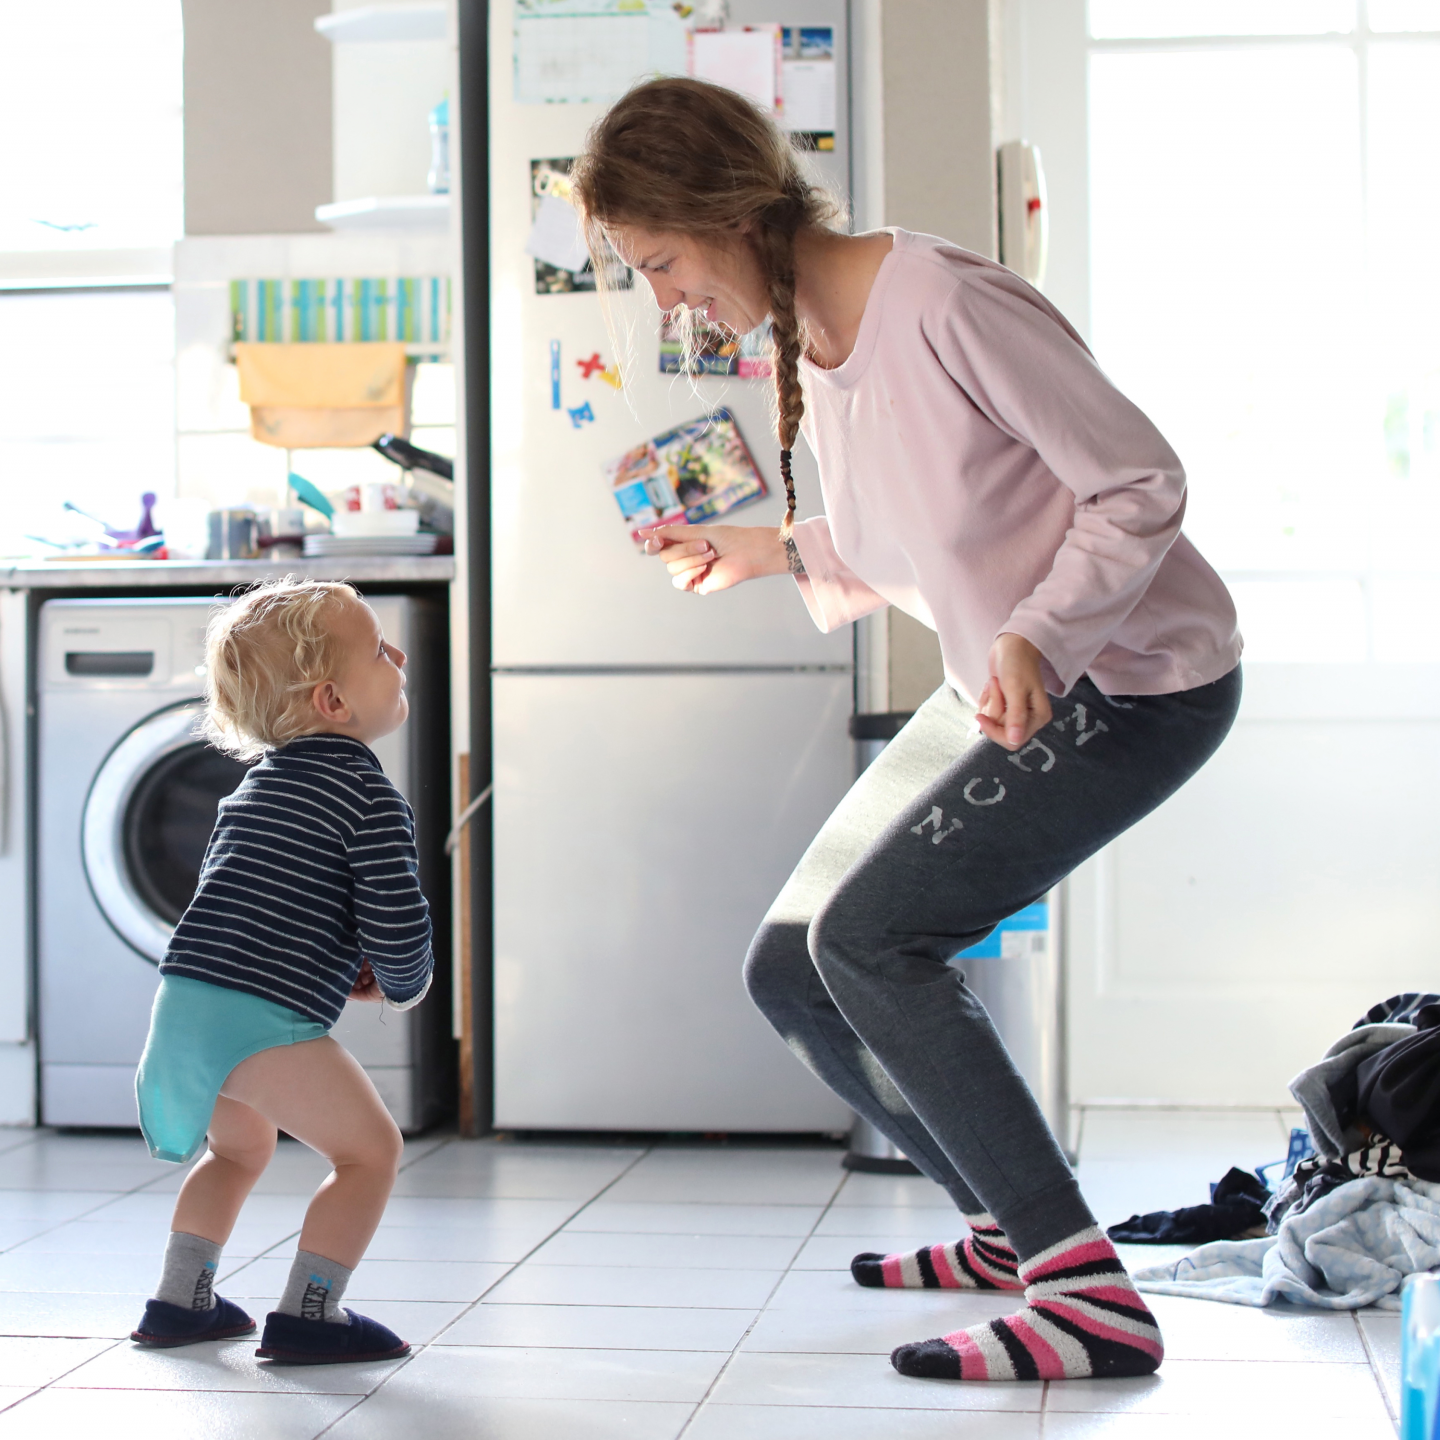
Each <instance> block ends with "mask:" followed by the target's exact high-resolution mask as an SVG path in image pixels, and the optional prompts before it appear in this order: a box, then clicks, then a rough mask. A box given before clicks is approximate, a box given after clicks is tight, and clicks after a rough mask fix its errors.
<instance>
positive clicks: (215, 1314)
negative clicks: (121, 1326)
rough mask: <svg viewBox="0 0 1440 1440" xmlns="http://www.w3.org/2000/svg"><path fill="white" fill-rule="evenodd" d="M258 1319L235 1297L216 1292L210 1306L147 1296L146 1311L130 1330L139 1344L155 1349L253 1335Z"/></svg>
mask: <svg viewBox="0 0 1440 1440" xmlns="http://www.w3.org/2000/svg"><path fill="white" fill-rule="evenodd" d="M254 1331H255V1322H254V1321H253V1320H252V1319H251V1318H250V1317H249V1316H248V1315H247V1314H246V1313H245V1312H244V1311H243V1310H242V1309H241V1308H240V1307H239V1306H238V1305H236V1304H235V1303H234V1302H233V1301H230V1300H226V1299H223V1298H222V1297H221V1296H219V1295H217V1296H216V1297H215V1303H214V1305H212V1306H211V1307H210V1308H209V1309H208V1310H187V1309H185V1308H184V1307H183V1306H180V1305H172V1304H170V1302H169V1301H168V1300H147V1301H146V1302H145V1315H144V1318H143V1319H142V1320H141V1321H140V1324H139V1325H138V1326H137V1327H136V1328H135V1329H134V1330H132V1331H131V1332H130V1338H131V1339H132V1340H133V1341H134V1342H135V1343H136V1344H137V1345H148V1346H150V1348H151V1349H153V1350H163V1349H168V1348H171V1347H173V1346H176V1345H193V1344H195V1342H196V1341H197V1340H229V1339H231V1338H232V1337H234V1336H236V1335H251V1334H253V1333H254Z"/></svg>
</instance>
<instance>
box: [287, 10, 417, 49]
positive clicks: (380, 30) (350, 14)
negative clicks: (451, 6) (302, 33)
mask: <svg viewBox="0 0 1440 1440" xmlns="http://www.w3.org/2000/svg"><path fill="white" fill-rule="evenodd" d="M315 28H316V29H317V30H318V31H319V32H320V33H321V34H322V35H323V36H324V37H325V38H326V39H327V40H330V41H332V42H334V43H335V44H337V45H340V44H346V43H349V42H352V41H355V42H362V41H375V40H443V39H444V38H445V7H444V6H443V5H360V6H357V7H356V8H355V9H353V10H336V11H335V12H334V13H333V14H331V15H317V16H316V17H315Z"/></svg>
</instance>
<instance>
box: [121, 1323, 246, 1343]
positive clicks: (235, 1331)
mask: <svg viewBox="0 0 1440 1440" xmlns="http://www.w3.org/2000/svg"><path fill="white" fill-rule="evenodd" d="M255 1329H256V1326H255V1322H254V1321H253V1320H252V1321H251V1322H250V1323H249V1324H248V1325H231V1326H228V1327H227V1328H226V1329H223V1330H207V1331H205V1333H204V1334H203V1335H147V1334H145V1332H144V1331H143V1330H132V1331H131V1332H130V1338H131V1339H132V1340H133V1341H134V1342H135V1343H136V1344H137V1345H143V1346H144V1347H145V1348H146V1349H147V1350H174V1349H176V1348H177V1347H178V1346H181V1345H198V1344H199V1343H200V1342H201V1341H202V1340H233V1339H235V1338H236V1336H239V1335H253V1334H254V1333H255Z"/></svg>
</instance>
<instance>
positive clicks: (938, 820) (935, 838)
mask: <svg viewBox="0 0 1440 1440" xmlns="http://www.w3.org/2000/svg"><path fill="white" fill-rule="evenodd" d="M944 823H945V812H944V811H943V810H941V808H940V807H939V806H938V805H932V806H931V807H930V813H929V814H928V815H927V816H926V817H925V818H924V819H923V820H922V821H921V822H920V823H919V824H918V825H912V826H911V827H910V833H911V834H912V835H923V834H924V833H925V827H926V826H927V825H931V826H933V827H934V834H932V835H931V836H930V843H931V844H932V845H938V844H939V843H940V842H941V841H942V840H943V839H944V838H945V837H946V836H947V835H953V834H954V833H955V832H956V831H957V830H963V829H964V828H965V826H964V824H963V823H962V822H961V821H959V820H952V821H951V822H950V828H949V829H948V830H942V829H941V828H940V827H941V826H942V825H944Z"/></svg>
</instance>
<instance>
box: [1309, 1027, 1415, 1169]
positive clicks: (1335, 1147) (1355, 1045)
mask: <svg viewBox="0 0 1440 1440" xmlns="http://www.w3.org/2000/svg"><path fill="white" fill-rule="evenodd" d="M1414 1033H1415V1027H1414V1026H1413V1025H1405V1024H1380V1025H1359V1026H1357V1027H1356V1028H1355V1029H1354V1030H1347V1031H1346V1032H1345V1033H1344V1034H1343V1035H1342V1036H1341V1037H1340V1038H1339V1039H1338V1040H1337V1041H1336V1042H1335V1043H1334V1044H1333V1045H1332V1046H1331V1047H1330V1048H1329V1049H1328V1050H1327V1051H1326V1052H1325V1056H1324V1058H1323V1059H1322V1060H1321V1061H1320V1062H1319V1063H1318V1064H1315V1065H1312V1066H1310V1068H1309V1069H1308V1070H1302V1071H1301V1072H1300V1073H1299V1074H1298V1075H1297V1076H1296V1077H1295V1078H1294V1079H1293V1080H1292V1081H1291V1082H1290V1093H1291V1094H1292V1095H1293V1096H1294V1097H1295V1098H1296V1100H1298V1101H1299V1102H1300V1108H1301V1109H1302V1110H1304V1112H1305V1123H1306V1125H1307V1127H1308V1128H1309V1130H1310V1138H1311V1139H1312V1140H1313V1141H1314V1142H1315V1148H1316V1150H1317V1151H1319V1152H1320V1154H1321V1155H1322V1156H1325V1157H1327V1158H1329V1159H1332V1160H1338V1159H1340V1158H1341V1157H1342V1156H1344V1155H1350V1154H1353V1153H1354V1152H1355V1151H1357V1150H1363V1149H1365V1148H1366V1146H1367V1145H1369V1144H1370V1143H1371V1142H1370V1136H1369V1134H1368V1132H1367V1131H1365V1130H1362V1129H1361V1128H1360V1127H1359V1125H1358V1124H1357V1123H1356V1121H1357V1118H1358V1112H1357V1099H1358V1088H1359V1087H1358V1081H1357V1079H1356V1071H1357V1070H1358V1069H1359V1068H1360V1062H1361V1061H1362V1060H1364V1059H1365V1058H1366V1057H1367V1056H1370V1055H1373V1054H1375V1053H1376V1051H1379V1050H1383V1049H1384V1048H1385V1047H1386V1046H1387V1045H1393V1044H1395V1042H1396V1041H1397V1040H1408V1039H1409V1038H1410V1036H1412V1035H1413V1034H1414Z"/></svg>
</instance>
